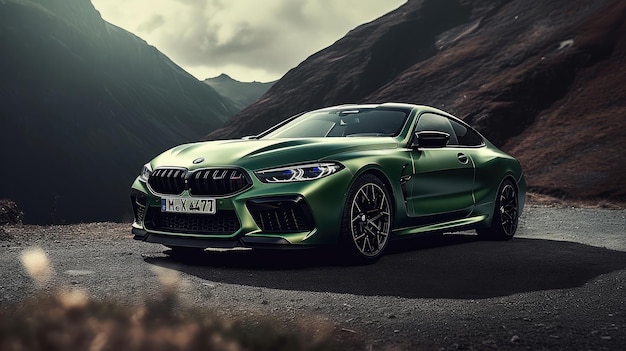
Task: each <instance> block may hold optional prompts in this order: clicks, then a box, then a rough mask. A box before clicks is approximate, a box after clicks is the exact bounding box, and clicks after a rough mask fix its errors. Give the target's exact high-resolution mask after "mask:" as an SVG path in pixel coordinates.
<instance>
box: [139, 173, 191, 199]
mask: <svg viewBox="0 0 626 351" xmlns="http://www.w3.org/2000/svg"><path fill="white" fill-rule="evenodd" d="M186 175H187V170H185V169H180V168H158V169H155V170H154V171H153V172H152V174H151V175H150V178H149V179H148V184H150V188H152V190H154V191H155V192H157V193H159V194H170V195H178V194H180V193H182V192H183V191H184V190H185V187H186V184H185V177H186Z"/></svg>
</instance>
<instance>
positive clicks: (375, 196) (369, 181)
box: [341, 174, 393, 263]
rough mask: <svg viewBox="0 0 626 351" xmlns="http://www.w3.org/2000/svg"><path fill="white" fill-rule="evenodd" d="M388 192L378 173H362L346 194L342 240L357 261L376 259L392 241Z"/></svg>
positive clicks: (353, 260)
mask: <svg viewBox="0 0 626 351" xmlns="http://www.w3.org/2000/svg"><path fill="white" fill-rule="evenodd" d="M391 208H392V207H391V202H390V198H389V193H388V192H387V189H386V188H385V185H384V184H383V182H382V181H381V180H380V179H379V178H378V177H376V176H374V175H371V174H365V175H363V176H361V177H359V178H358V179H357V180H356V181H355V182H354V184H353V185H352V187H351V188H350V190H349V191H348V196H347V198H346V203H345V205H344V209H343V218H342V221H341V223H342V225H341V232H342V244H343V246H344V251H347V253H348V255H349V257H348V258H349V259H350V261H351V262H354V263H372V262H375V261H376V260H377V259H378V258H379V257H380V256H381V255H382V253H383V251H384V250H385V248H386V247H387V243H388V242H389V236H390V234H391V228H392V221H393V216H392V211H391Z"/></svg>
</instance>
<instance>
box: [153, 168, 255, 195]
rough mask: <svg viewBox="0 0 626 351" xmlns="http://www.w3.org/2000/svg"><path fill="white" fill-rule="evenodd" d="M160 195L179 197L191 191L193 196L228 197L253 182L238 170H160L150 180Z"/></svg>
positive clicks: (154, 189)
mask: <svg viewBox="0 0 626 351" xmlns="http://www.w3.org/2000/svg"><path fill="white" fill-rule="evenodd" d="M148 184H150V188H151V189H152V190H153V191H154V192H156V193H158V194H168V195H179V194H181V193H182V192H183V191H184V190H189V193H190V194H191V195H201V196H227V195H232V194H235V193H238V192H240V191H243V190H245V189H247V188H248V187H250V186H252V181H250V178H248V176H247V175H246V173H245V172H244V171H242V170H239V169H236V168H211V169H200V170H197V171H193V172H189V171H187V170H185V169H180V168H158V169H156V170H154V171H153V172H152V174H151V175H150V179H149V180H148Z"/></svg>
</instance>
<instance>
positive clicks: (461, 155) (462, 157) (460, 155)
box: [456, 152, 469, 165]
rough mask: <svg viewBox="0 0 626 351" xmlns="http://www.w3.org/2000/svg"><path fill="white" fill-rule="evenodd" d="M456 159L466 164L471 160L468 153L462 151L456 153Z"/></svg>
mask: <svg viewBox="0 0 626 351" xmlns="http://www.w3.org/2000/svg"><path fill="white" fill-rule="evenodd" d="M456 159H457V160H459V162H461V163H462V164H464V165H466V164H467V163H468V162H469V158H468V157H467V155H466V154H464V153H460V152H459V153H458V154H457V155H456Z"/></svg>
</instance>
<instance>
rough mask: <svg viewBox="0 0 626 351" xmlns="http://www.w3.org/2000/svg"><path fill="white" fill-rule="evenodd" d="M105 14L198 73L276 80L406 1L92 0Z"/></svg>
mask: <svg viewBox="0 0 626 351" xmlns="http://www.w3.org/2000/svg"><path fill="white" fill-rule="evenodd" d="M92 2H93V4H94V6H95V7H96V8H97V9H98V10H99V11H100V12H101V14H102V16H103V18H104V19H105V20H107V21H109V22H111V23H113V24H115V25H118V26H120V27H123V28H125V29H127V30H129V31H131V32H133V33H135V34H136V35H138V36H140V37H142V38H143V39H145V40H146V41H147V42H148V43H150V44H152V45H154V46H156V47H157V48H158V49H159V50H161V51H162V52H164V53H165V54H166V55H167V56H169V57H170V58H171V59H172V60H174V61H175V62H176V63H177V64H179V65H180V66H182V67H183V68H185V69H187V70H188V71H189V72H190V73H192V74H194V75H195V76H196V77H197V78H199V79H204V78H207V77H209V76H215V75H218V74H220V73H228V74H229V75H231V76H233V77H234V78H236V79H239V80H273V79H278V78H280V77H281V76H282V75H283V74H284V73H285V72H287V71H288V70H289V69H291V68H293V67H295V66H296V65H298V64H299V63H300V62H302V61H303V60H304V59H306V58H307V57H308V56H310V55H312V54H314V53H315V52H317V51H319V50H321V49H323V48H324V47H327V46H328V45H331V44H332V43H333V42H335V41H336V40H339V39H340V38H341V37H343V36H344V35H345V34H346V33H347V32H348V31H349V30H351V29H353V28H355V27H356V26H358V25H360V24H362V23H365V22H369V21H371V20H374V19H375V18H378V17H380V16H382V15H383V14H385V13H387V12H389V11H391V10H393V9H395V8H397V7H398V6H400V5H401V4H402V3H404V2H405V0H388V1H380V0H342V1H336V0H300V1H287V0H264V1H258V0H236V1H225V0H151V1H148V0H93V1H92Z"/></svg>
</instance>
